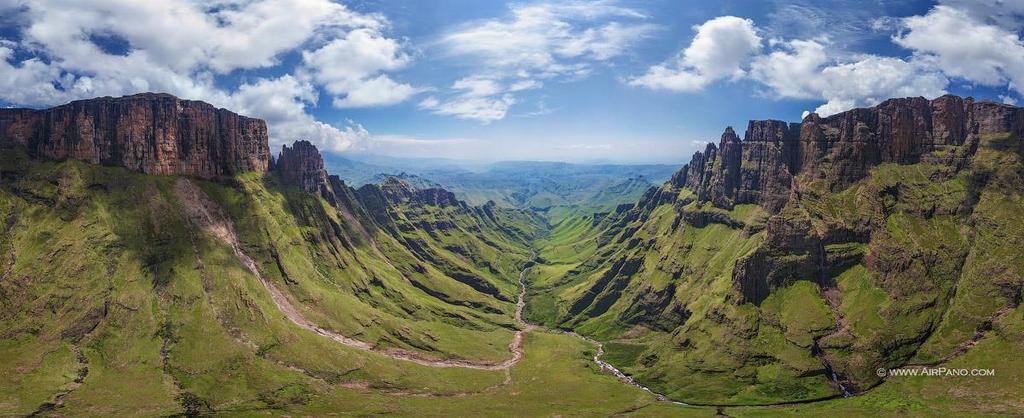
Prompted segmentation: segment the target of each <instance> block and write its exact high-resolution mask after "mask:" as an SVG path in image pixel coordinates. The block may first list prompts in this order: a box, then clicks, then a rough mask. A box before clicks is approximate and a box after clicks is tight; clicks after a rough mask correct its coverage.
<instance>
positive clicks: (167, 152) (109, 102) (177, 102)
mask: <svg viewBox="0 0 1024 418" xmlns="http://www.w3.org/2000/svg"><path fill="white" fill-rule="evenodd" d="M0 141H6V142H14V143H17V144H20V145H22V146H24V147H25V148H26V150H27V151H28V153H29V154H30V155H32V156H34V157H39V158H47V159H54V160H65V159H75V160H82V161H86V162H90V163H93V164H103V165H110V166H121V167H126V168H129V169H131V170H135V171H140V172H143V173H148V174H181V175H188V176H195V177H201V178H207V179H209V178H216V177H220V176H229V175H232V174H235V173H239V172H244V171H266V170H267V168H268V165H269V163H270V150H269V148H268V145H267V125H266V123H264V122H263V121H262V120H260V119H253V118H247V117H244V116H239V115H237V114H235V113H232V112H230V111H228V110H225V109H217V108H215V107H213V106H212V105H209V104H207V103H203V102H199V101H191V100H181V99H179V98H177V97H174V96H171V95H169V94H155V93H143V94H136V95H133V96H124V97H119V98H113V97H101V98H97V99H89V100H80V101H75V102H71V103H68V104H66V105H62V106H57V107H53V108H50V109H43V110H33V109H0Z"/></svg>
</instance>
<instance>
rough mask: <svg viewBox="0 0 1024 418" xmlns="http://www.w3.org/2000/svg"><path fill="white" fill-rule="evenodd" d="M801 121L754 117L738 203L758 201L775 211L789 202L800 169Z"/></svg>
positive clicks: (745, 148)
mask: <svg viewBox="0 0 1024 418" xmlns="http://www.w3.org/2000/svg"><path fill="white" fill-rule="evenodd" d="M799 139H800V124H799V123H793V124H790V123H786V122H783V121H779V120H760V121H757V120H752V121H750V123H749V124H748V125H747V132H746V135H745V136H744V139H743V157H742V162H741V167H740V181H739V190H737V192H736V202H737V203H758V204H761V205H762V206H764V207H765V208H767V209H768V210H769V211H772V212H775V211H778V210H779V209H781V208H782V206H783V205H785V204H786V199H787V198H788V196H789V189H790V187H791V186H792V183H793V175H792V173H794V172H796V164H797V159H796V157H797V149H798V147H799V142H798V141H799Z"/></svg>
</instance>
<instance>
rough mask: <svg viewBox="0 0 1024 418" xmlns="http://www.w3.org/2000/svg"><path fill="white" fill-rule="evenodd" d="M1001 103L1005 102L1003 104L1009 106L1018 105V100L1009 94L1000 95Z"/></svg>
mask: <svg viewBox="0 0 1024 418" xmlns="http://www.w3.org/2000/svg"><path fill="white" fill-rule="evenodd" d="M999 101H1001V102H1003V104H1008V105H1010V106H1016V105H1017V99H1014V98H1013V96H1010V95H1009V94H1004V95H1000V96H999Z"/></svg>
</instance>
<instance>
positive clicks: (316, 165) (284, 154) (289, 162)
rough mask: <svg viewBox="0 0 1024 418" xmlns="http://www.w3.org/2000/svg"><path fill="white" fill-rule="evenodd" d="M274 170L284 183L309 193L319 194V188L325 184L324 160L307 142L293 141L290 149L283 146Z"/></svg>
mask: <svg viewBox="0 0 1024 418" xmlns="http://www.w3.org/2000/svg"><path fill="white" fill-rule="evenodd" d="M275 169H276V170H277V172H279V173H281V179H282V180H284V181H285V182H286V183H288V184H292V185H295V186H299V187H301V188H302V190H305V191H307V192H310V193H317V192H319V191H320V188H321V186H322V185H326V184H327V172H326V171H324V159H323V157H321V156H320V151H318V150H317V149H316V147H315V146H314V145H313V144H311V143H310V142H309V141H304V140H303V141H295V143H294V144H292V146H291V147H289V146H287V145H285V146H283V147H282V148H281V156H280V157H278V159H277V161H276V162H275Z"/></svg>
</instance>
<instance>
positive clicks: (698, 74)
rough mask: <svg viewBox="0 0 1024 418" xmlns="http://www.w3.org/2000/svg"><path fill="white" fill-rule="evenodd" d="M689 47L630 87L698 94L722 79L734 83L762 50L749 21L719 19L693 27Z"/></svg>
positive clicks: (759, 39)
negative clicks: (695, 92)
mask: <svg viewBox="0 0 1024 418" xmlns="http://www.w3.org/2000/svg"><path fill="white" fill-rule="evenodd" d="M694 30H695V31H696V32H697V35H696V36H694V38H693V42H691V43H690V46H689V47H687V48H686V49H684V50H683V51H682V52H680V54H679V56H678V57H677V58H675V59H673V60H671V61H670V62H667V63H664V64H659V65H655V66H652V67H651V68H650V69H649V70H648V71H647V73H646V74H644V75H642V76H640V77H636V78H634V79H632V80H630V82H629V84H630V85H634V86H640V87H647V88H650V89H659V90H670V91H697V90H701V89H703V88H704V87H705V86H707V85H708V84H710V83H712V82H715V81H718V80H721V79H737V78H740V77H742V76H743V75H744V74H745V71H744V66H745V65H746V64H747V63H748V62H749V61H750V59H751V57H752V56H754V55H755V54H757V53H758V51H760V49H761V37H760V36H758V34H757V31H756V29H755V28H754V22H753V21H752V20H750V19H742V18H738V17H735V16H721V17H717V18H714V19H711V20H709V21H707V22H704V23H703V24H701V25H698V26H695V27H694Z"/></svg>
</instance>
